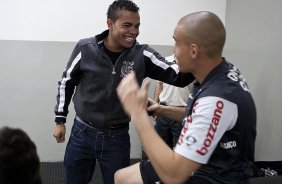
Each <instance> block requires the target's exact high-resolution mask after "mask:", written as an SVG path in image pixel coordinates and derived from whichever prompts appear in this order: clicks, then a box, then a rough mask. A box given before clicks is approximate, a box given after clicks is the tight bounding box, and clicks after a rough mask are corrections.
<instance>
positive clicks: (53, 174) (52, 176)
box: [41, 162, 282, 184]
mask: <svg viewBox="0 0 282 184" xmlns="http://www.w3.org/2000/svg"><path fill="white" fill-rule="evenodd" d="M41 176H42V180H43V184H63V183H64V167H63V163H62V162H42V163H41ZM89 184H103V180H102V175H101V171H100V167H99V164H97V166H96V169H95V172H94V175H93V178H92V180H91V182H90V183H89ZM250 184H282V176H281V175H279V176H273V177H257V178H252V179H251V182H250Z"/></svg>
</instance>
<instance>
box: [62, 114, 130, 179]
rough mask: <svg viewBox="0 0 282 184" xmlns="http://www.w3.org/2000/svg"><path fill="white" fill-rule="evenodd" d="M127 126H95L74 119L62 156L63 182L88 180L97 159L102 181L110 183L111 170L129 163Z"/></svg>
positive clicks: (112, 174)
mask: <svg viewBox="0 0 282 184" xmlns="http://www.w3.org/2000/svg"><path fill="white" fill-rule="evenodd" d="M128 130H129V128H128V127H125V128H122V129H118V130H112V129H106V130H99V129H96V128H94V127H91V126H90V125H87V124H86V123H82V122H79V121H78V120H77V119H75V120H74V124H73V127H72V130H71V135H70V139H69V141H68V144H67V147H66V152H65V158H64V165H65V173H66V178H65V181H66V182H65V183H66V184H87V183H89V182H90V181H91V179H92V176H93V173H94V170H95V164H96V160H98V161H99V164H100V167H101V172H102V175H103V182H104V183H105V184H113V183H114V173H115V172H116V171H117V170H118V169H120V168H123V167H126V166H129V165H130V137H129V133H128Z"/></svg>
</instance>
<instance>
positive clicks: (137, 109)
mask: <svg viewBox="0 0 282 184" xmlns="http://www.w3.org/2000/svg"><path fill="white" fill-rule="evenodd" d="M144 86H145V87H143V88H142V89H140V87H139V85H138V83H137V81H136V78H135V74H134V72H132V73H131V74H129V75H128V76H127V77H125V78H124V79H123V80H122V82H121V83H120V85H119V86H118V88H117V92H118V95H119V98H120V100H121V103H122V105H123V107H124V109H125V111H126V112H127V114H128V115H129V116H131V120H132V121H133V123H134V125H135V127H136V130H137V132H138V135H139V136H140V139H141V142H142V144H143V145H144V148H145V151H146V153H147V155H148V157H149V159H150V160H151V162H152V164H153V167H154V169H155V170H156V172H157V173H158V175H159V177H160V178H161V180H162V181H163V182H164V183H183V182H185V181H187V180H188V179H189V177H190V176H191V175H192V174H193V172H194V171H196V170H197V169H198V168H199V167H200V166H201V164H199V163H197V162H194V161H192V160H189V159H187V158H185V157H183V156H181V155H179V154H177V153H175V152H174V151H173V150H171V149H170V148H169V147H168V146H167V145H166V144H165V143H164V142H163V140H162V139H161V138H160V137H159V136H158V134H157V133H156V132H155V130H154V128H153V127H152V125H151V122H150V120H149V118H148V115H147V111H146V101H147V90H148V87H149V84H148V82H146V83H145V85H144Z"/></svg>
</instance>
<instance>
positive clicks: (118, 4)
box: [107, 0, 139, 22]
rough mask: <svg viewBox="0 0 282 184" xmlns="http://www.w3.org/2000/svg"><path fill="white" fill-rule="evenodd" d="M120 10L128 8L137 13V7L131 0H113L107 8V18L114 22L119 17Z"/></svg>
mask: <svg viewBox="0 0 282 184" xmlns="http://www.w3.org/2000/svg"><path fill="white" fill-rule="evenodd" d="M121 10H128V11H131V12H136V13H137V12H138V11H139V7H138V6H137V5H136V4H135V3H134V2H132V1H131V0H115V1H114V2H113V3H112V4H111V5H110V6H109V8H108V12H107V18H108V19H111V20H112V21H114V22H115V21H116V20H117V19H118V18H119V13H120V11H121Z"/></svg>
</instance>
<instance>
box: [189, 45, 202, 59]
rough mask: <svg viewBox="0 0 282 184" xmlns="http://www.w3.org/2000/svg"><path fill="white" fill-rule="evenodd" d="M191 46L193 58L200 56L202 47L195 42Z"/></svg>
mask: <svg viewBox="0 0 282 184" xmlns="http://www.w3.org/2000/svg"><path fill="white" fill-rule="evenodd" d="M190 47H191V50H190V52H191V57H192V59H196V58H198V57H199V55H200V47H199V46H198V45H197V44H195V43H192V44H191V45H190Z"/></svg>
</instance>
